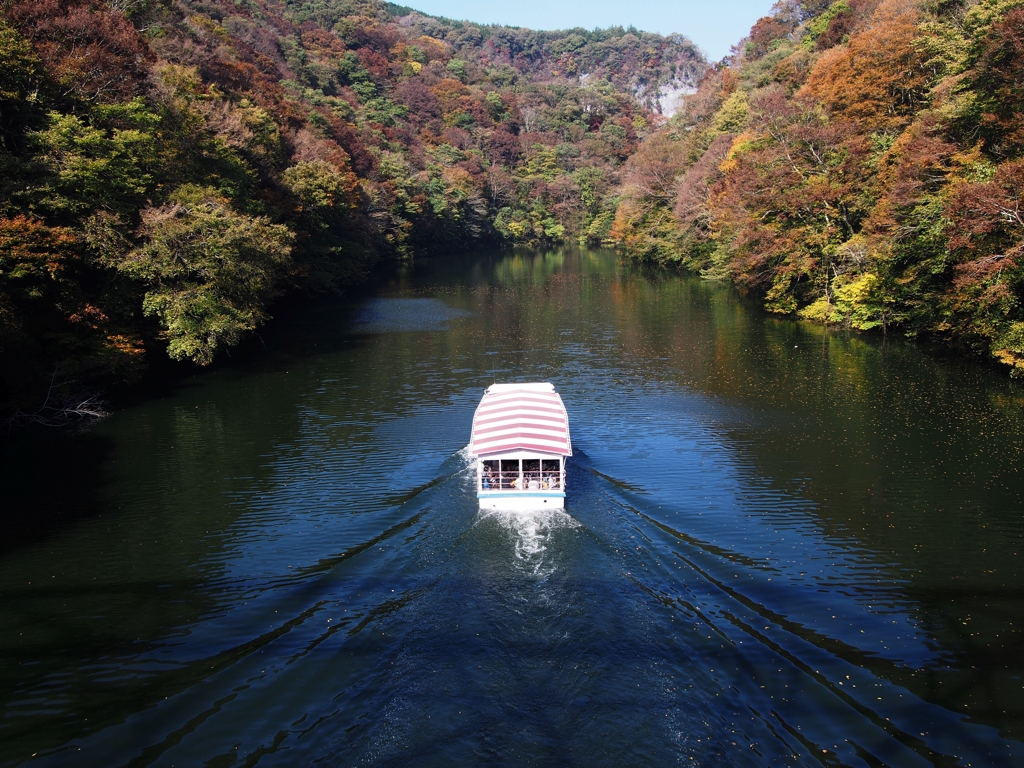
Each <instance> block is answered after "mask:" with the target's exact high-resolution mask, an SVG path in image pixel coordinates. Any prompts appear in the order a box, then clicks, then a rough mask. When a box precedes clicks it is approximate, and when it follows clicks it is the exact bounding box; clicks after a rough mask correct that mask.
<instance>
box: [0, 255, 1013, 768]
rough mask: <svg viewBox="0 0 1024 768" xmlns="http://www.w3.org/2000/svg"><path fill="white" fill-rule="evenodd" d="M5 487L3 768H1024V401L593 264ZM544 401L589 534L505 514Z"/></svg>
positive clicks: (263, 357)
mask: <svg viewBox="0 0 1024 768" xmlns="http://www.w3.org/2000/svg"><path fill="white" fill-rule="evenodd" d="M264 340H265V341H266V345H267V348H268V351H267V352H265V353H264V352H261V353H259V354H251V355H249V356H243V358H242V359H238V360H236V362H235V363H234V364H233V365H232V366H230V367H226V368H222V369H220V370H218V371H215V372H211V373H208V374H204V375H201V376H197V377H196V378H193V379H188V380H186V381H184V382H182V383H181V384H180V386H178V387H177V388H176V389H175V391H174V392H173V393H171V394H168V395H167V396H166V397H163V398H162V399H156V400H152V401H149V402H145V403H143V404H140V405H136V406H134V407H131V408H129V409H127V410H124V411H122V412H119V413H117V414H115V415H114V416H112V417H110V418H109V419H107V420H105V421H103V422H102V423H99V424H97V425H95V426H94V427H92V428H90V429H89V430H88V431H85V432H84V433H80V434H76V435H73V436H53V437H33V438H31V439H30V438H28V437H25V436H22V437H18V438H16V439H13V440H9V441H8V442H7V443H6V444H5V445H4V447H3V449H2V451H3V454H2V460H3V464H2V468H0V477H2V482H3V486H2V491H0V509H2V520H3V524H4V526H5V529H6V531H5V536H4V537H3V543H2V545H0V765H17V764H21V763H29V764H32V765H41V766H55V765H96V766H122V765H124V766H142V765H161V766H171V765H176V766H201V765H207V766H229V765H232V766H234V765H237V766H242V765H247V766H248V765H256V764H259V765H261V766H264V765H267V766H271V765H282V766H307V765H310V766H311V765H331V766H335V765H346V766H349V765H353V766H354V765H425V766H433V765H438V766H440V765H445V766H447V765H465V764H475V763H481V762H485V761H486V762H491V763H498V764H508V765H573V764H575V765H582V766H595V765H609V766H628V765H636V766H646V765H657V766H662V765H671V764H683V765H691V766H692V765H722V766H726V765H728V766H762V765H808V766H817V765H837V764H843V765H856V766H878V765H892V766H924V765H943V766H952V765H964V766H967V765H971V766H1013V765H1024V744H1022V742H1021V740H1022V739H1024V680H1022V674H1024V643H1022V630H1024V581H1022V576H1024V564H1022V561H1024V549H1022V548H1024V501H1022V496H1024V484H1022V482H1021V481H1022V479H1024V478H1022V464H1021V449H1022V442H1024V437H1022V413H1024V410H1022V408H1024V390H1022V388H1021V387H1020V386H1019V385H1016V384H1014V383H1012V382H1009V381H1007V380H1005V379H1003V378H1002V377H1000V376H999V375H997V374H995V373H992V372H989V371H986V370H984V369H982V368H981V367H979V366H975V365H973V364H968V363H959V362H956V361H951V360H943V359H937V358H935V357H931V356H928V355H927V354H925V353H924V352H923V351H922V350H921V349H920V348H918V347H915V346H913V345H911V344H908V343H905V342H903V341H902V340H899V339H888V340H884V339H874V338H870V339H867V338H859V337H849V336H846V335H844V334H827V333H825V332H823V331H822V330H820V329H816V328H813V327H808V326H804V325H802V324H798V323H793V322H790V321H780V320H775V319H773V318H770V317H767V316H765V315H763V314H760V313H758V312H756V311H754V310H752V309H751V308H750V307H749V306H747V305H746V304H745V302H743V301H742V300H741V299H740V298H738V297H737V296H736V295H735V293H733V292H732V291H730V290H728V289H727V288H724V287H721V286H716V285H711V284H708V283H702V282H700V281H696V280H690V279H684V278H674V277H666V276H661V277H658V278H657V279H650V278H649V277H645V276H644V275H643V274H641V273H640V272H638V271H636V270H634V269H631V268H629V267H627V266H623V265H620V264H618V263H617V262H616V260H615V258H614V256H612V255H610V254H608V253H602V252H582V253H580V252H575V251H564V252H550V253H541V252H523V253H518V254H515V255H509V254H500V255H495V254H482V255H478V256H475V257H460V258H458V259H452V260H446V261H434V262H429V263H423V264H421V265H419V266H417V268H416V269H415V270H411V271H410V272H409V273H408V274H406V275H404V276H403V277H402V278H401V279H399V280H396V281H395V282H394V284H392V285H390V286H388V287H387V288H386V289H385V290H383V291H382V292H381V293H380V294H379V295H378V296H375V297H370V298H367V299H366V300H365V301H363V302H361V303H358V304H356V305H347V306H340V305H319V306H311V307H309V308H308V309H306V310H304V311H302V312H299V313H297V314H296V315H295V316H294V317H291V318H289V319H287V320H282V321H280V322H279V323H277V324H276V325H275V326H274V327H272V328H271V329H270V330H269V331H268V333H266V334H264ZM495 379H497V380H498V381H502V380H550V381H552V382H554V383H555V385H556V386H557V388H558V389H559V391H560V393H561V395H562V397H563V399H564V401H565V403H566V406H567V408H568V411H569V416H570V421H571V425H572V433H573V443H574V447H575V452H576V455H575V456H574V457H573V459H572V460H571V462H570V465H569V483H570V488H569V494H568V500H567V509H566V511H565V513H555V512H553V511H550V510H549V511H545V512H542V513H536V514H524V515H502V514H489V515H481V514H480V513H478V511H477V509H476V500H475V495H474V492H473V488H472V482H473V478H472V473H471V471H470V469H469V467H470V462H469V460H468V458H467V457H466V456H465V453H464V451H463V448H464V446H465V445H466V443H467V442H468V439H469V430H470V424H471V420H472V414H473V410H474V408H475V406H476V404H477V402H478V401H479V398H480V396H481V394H482V392H483V388H484V387H485V386H487V385H488V384H489V383H491V382H492V381H494V380H495Z"/></svg>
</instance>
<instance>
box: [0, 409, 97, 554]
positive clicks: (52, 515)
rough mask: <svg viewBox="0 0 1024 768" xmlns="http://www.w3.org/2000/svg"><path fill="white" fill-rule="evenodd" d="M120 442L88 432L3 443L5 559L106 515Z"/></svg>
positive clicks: (0, 518)
mask: <svg viewBox="0 0 1024 768" xmlns="http://www.w3.org/2000/svg"><path fill="white" fill-rule="evenodd" d="M113 450H114V442H113V441H112V440H110V439H109V438H106V437H103V436H101V435H96V434H94V433H92V432H90V431H89V430H87V429H82V430H77V431H67V430H59V431H53V432H45V433H44V432H41V431H39V430H24V431H21V432H19V433H17V434H15V435H8V436H6V437H5V438H4V439H2V440H0V488H2V489H3V503H2V504H0V509H2V510H3V511H2V513H0V524H2V525H3V530H4V533H3V536H2V537H0V556H2V555H4V554H6V553H8V552H10V551H12V550H16V549H19V548H21V547H24V546H27V545H30V544H34V543H37V542H41V541H44V540H45V539H47V538H49V537H51V536H55V535H57V534H58V533H60V532H61V531H62V530H64V529H66V528H68V527H70V526H73V525H75V524H76V523H78V522H79V521H81V520H84V519H87V518H91V517H96V516H98V515H101V514H102V513H103V512H104V509H105V506H104V504H103V500H102V498H101V491H102V489H103V487H104V485H106V484H107V483H109V482H110V477H109V476H108V474H107V472H106V467H105V464H106V462H107V460H108V459H109V457H110V455H111V453H112V451H113Z"/></svg>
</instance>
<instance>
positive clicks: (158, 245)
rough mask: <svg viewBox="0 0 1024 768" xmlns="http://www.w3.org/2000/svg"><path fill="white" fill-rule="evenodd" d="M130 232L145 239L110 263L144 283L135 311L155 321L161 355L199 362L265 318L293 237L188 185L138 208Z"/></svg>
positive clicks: (210, 191) (205, 190) (206, 189)
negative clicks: (137, 222)
mask: <svg viewBox="0 0 1024 768" xmlns="http://www.w3.org/2000/svg"><path fill="white" fill-rule="evenodd" d="M137 234H138V236H139V237H140V238H142V239H143V240H144V244H143V245H141V246H140V247H139V248H136V249H135V250H133V251H131V252H129V253H128V254H127V255H126V256H124V257H123V258H121V259H118V260H117V261H116V262H115V264H114V266H115V267H116V268H117V269H118V270H119V271H120V272H122V273H124V274H126V275H128V276H130V277H132V278H135V279H136V280H139V281H141V282H142V283H143V284H144V285H145V286H146V292H145V296H144V298H143V302H142V308H143V311H144V312H145V314H147V315H155V316H156V317H157V318H158V319H159V321H160V324H161V326H162V327H163V329H164V336H165V337H166V339H167V340H168V347H167V351H168V354H169V355H170V356H171V357H172V358H174V359H176V360H183V359H188V360H192V361H193V362H195V363H198V364H200V365H207V364H208V363H210V362H211V361H212V360H213V358H214V355H216V353H217V352H218V351H220V350H222V349H225V348H227V347H229V346H231V345H232V344H236V343H237V342H238V341H239V340H240V339H241V338H242V337H243V336H244V335H245V334H246V333H248V332H250V331H252V330H254V329H255V328H256V327H257V326H258V325H259V324H260V323H261V322H262V321H263V320H264V319H265V318H266V310H265V305H266V301H267V299H268V298H269V297H270V295H271V294H272V292H273V288H274V283H275V280H276V279H277V277H278V276H279V274H280V273H281V271H282V270H283V269H284V268H285V267H286V266H287V265H288V263H289V261H290V258H291V245H292V240H293V235H292V233H291V232H290V231H289V230H288V228H287V227H285V226H282V225H280V224H271V223H270V221H269V220H268V219H266V218H265V217H252V216H246V215H244V214H241V213H238V212H236V211H234V210H232V208H231V206H230V205H229V203H228V201H227V200H226V199H224V198H222V197H219V196H218V195H217V192H216V190H214V189H212V188H209V187H199V186H195V185H183V186H181V187H179V188H178V189H177V190H175V191H174V193H173V194H172V195H171V196H170V200H169V202H168V204H167V205H164V206H161V207H159V208H148V209H146V210H144V211H143V212H142V225H141V227H140V228H139V231H138V233H137Z"/></svg>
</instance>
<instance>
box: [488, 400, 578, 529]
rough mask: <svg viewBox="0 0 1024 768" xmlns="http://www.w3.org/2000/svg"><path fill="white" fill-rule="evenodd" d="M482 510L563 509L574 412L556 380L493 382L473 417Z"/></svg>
mask: <svg viewBox="0 0 1024 768" xmlns="http://www.w3.org/2000/svg"><path fill="white" fill-rule="evenodd" d="M469 453H470V455H471V456H474V457H476V495H477V498H478V499H479V501H480V508H481V509H509V510H517V509H518V510H527V509H545V508H546V509H562V508H563V507H565V458H566V457H567V456H572V443H571V442H570V441H569V416H568V414H566V412H565V406H564V405H563V404H562V398H561V397H559V395H558V393H557V392H556V391H555V388H554V386H553V385H552V384H548V383H543V384H541V383H530V384H492V385H491V386H489V387H488V388H487V391H486V392H484V396H483V399H482V400H481V401H480V405H478V406H477V408H476V414H475V415H474V416H473V436H472V438H470V441H469Z"/></svg>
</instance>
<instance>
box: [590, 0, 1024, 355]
mask: <svg viewBox="0 0 1024 768" xmlns="http://www.w3.org/2000/svg"><path fill="white" fill-rule="evenodd" d="M1022 75H1024V3H1022V2H1021V0H977V1H976V2H971V1H970V0H966V1H964V2H958V1H955V0H954V1H947V0H927V1H926V2H917V1H915V0H837V1H836V2H833V3H831V4H828V3H824V2H820V1H817V0H802V1H800V0H783V2H780V3H778V4H777V5H776V6H775V8H774V11H773V13H772V15H770V16H768V17H765V18H762V19H761V20H759V21H758V22H757V23H756V24H755V25H754V27H753V29H752V30H751V33H750V36H749V37H748V38H747V39H746V40H745V41H743V42H742V43H741V45H740V46H739V47H738V48H737V50H736V55H735V56H734V57H733V58H732V60H731V61H729V62H727V63H726V65H724V66H721V67H718V68H717V69H716V70H714V71H712V72H709V74H708V76H707V77H706V78H705V80H704V81H703V82H702V83H701V86H700V89H699V91H698V93H696V94H695V95H693V96H691V97H689V98H688V99H687V100H686V102H685V107H684V109H683V110H682V111H681V112H680V113H678V114H676V115H675V116H674V117H673V118H672V120H671V121H670V122H669V124H668V125H667V126H666V127H665V128H664V129H663V130H660V131H658V132H656V133H654V134H652V135H651V136H649V137H648V138H647V140H646V141H644V142H643V143H642V144H641V146H640V148H639V150H638V151H637V152H636V153H635V154H634V155H633V156H632V157H631V158H630V160H629V161H628V163H627V166H626V169H625V176H624V184H623V188H622V190H621V200H620V202H619V205H618V208H617V212H616V219H615V224H614V227H613V229H612V232H611V235H610V237H611V239H612V240H613V241H614V242H615V243H616V244H618V246H619V247H620V248H622V249H623V250H624V251H625V252H627V253H629V254H631V255H633V256H635V257H637V258H644V259H653V260H656V261H659V262H664V263H673V264H681V265H685V266H686V267H688V268H689V269H692V270H697V271H700V272H701V273H702V274H704V275H706V276H708V277H714V278H727V279H731V280H734V281H735V282H736V283H738V284H739V285H741V286H744V287H746V288H748V289H750V290H751V291H754V292H756V293H757V294H759V295H760V296H762V297H763V300H764V306H765V308H766V309H767V310H769V311H771V312H778V313H782V314H792V313H796V314H798V315H799V316H800V317H803V318H806V319H808V320H812V321H815V322H819V323H825V324H834V325H842V326H846V327H852V328H857V329H863V330H866V329H879V330H882V331H890V332H891V331H898V332H901V333H905V334H907V335H911V336H913V335H929V336H933V337H939V338H943V339H946V340H949V341H954V342H957V343H959V344H962V345H965V346H970V347H973V348H975V349H976V350H978V351H980V352H982V353H984V354H988V355H991V356H993V357H994V358H995V359H996V360H999V361H1001V362H1002V363H1005V364H1006V365H1008V366H1009V368H1010V370H1011V372H1013V373H1014V374H1018V375H1020V374H1024V311H1022V306H1021V299H1022V291H1024V216H1022V205H1021V203H1022V195H1024V77H1022Z"/></svg>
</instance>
